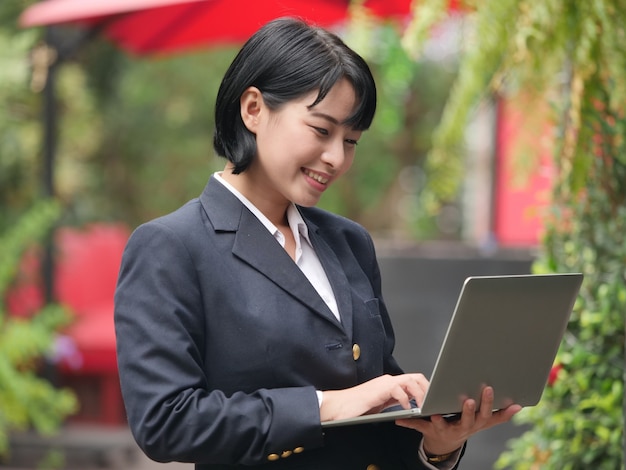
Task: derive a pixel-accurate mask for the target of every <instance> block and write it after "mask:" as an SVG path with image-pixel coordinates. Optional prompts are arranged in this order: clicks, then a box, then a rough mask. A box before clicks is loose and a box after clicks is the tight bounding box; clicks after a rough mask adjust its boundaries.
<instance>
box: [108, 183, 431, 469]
mask: <svg viewBox="0 0 626 470" xmlns="http://www.w3.org/2000/svg"><path fill="white" fill-rule="evenodd" d="M299 210H300V211H301V213H302V216H303V218H304V220H305V222H306V224H307V226H308V229H309V235H310V239H311V242H312V244H313V246H314V248H315V251H316V253H317V255H318V256H319V258H320V261H321V263H322V265H323V267H324V269H325V271H326V274H327V275H328V278H329V280H330V283H331V285H332V287H333V291H334V294H335V296H336V298H337V304H338V308H339V313H340V316H341V322H339V321H337V319H336V318H335V317H334V315H333V314H332V312H331V311H330V310H329V309H328V307H327V306H326V304H325V303H324V301H323V300H322V299H321V297H320V296H319V295H318V293H317V291H316V290H315V289H314V288H313V286H312V285H311V284H310V282H309V281H308V279H307V278H306V277H305V276H304V274H303V273H302V272H301V270H300V269H299V268H298V267H297V266H296V264H295V263H294V262H293V260H292V259H291V258H290V257H289V255H288V254H287V252H286V251H285V250H284V249H283V248H282V247H281V246H280V244H279V243H278V242H277V241H276V240H275V239H274V237H273V236H272V235H271V234H270V233H269V231H268V230H267V229H266V228H265V227H264V226H263V225H262V224H261V222H260V221H259V220H258V219H257V218H256V217H255V216H254V215H253V214H252V213H251V212H250V211H249V210H248V209H247V208H246V207H245V206H244V205H243V204H242V203H241V202H240V201H239V200H238V199H237V198H236V197H235V196H234V195H233V194H232V193H230V191H228V190H227V189H226V188H225V187H224V186H223V185H222V184H220V183H219V182H218V181H216V180H215V179H214V178H211V179H210V180H209V183H208V184H207V186H206V188H205V190H204V191H203V193H202V195H201V196H200V198H198V199H194V200H192V201H190V202H189V203H187V204H186V205H184V206H183V207H182V208H180V209H178V210H177V211H175V212H173V213H171V214H169V215H166V216H164V217H161V218H159V219H156V220H153V221H151V222H148V223H147V224H144V225H142V226H140V227H139V228H137V229H136V230H135V232H134V233H133V234H132V236H131V238H130V240H129V242H128V245H127V247H126V250H125V252H124V256H123V260H122V266H121V270H120V275H119V281H118V286H117V291H116V294H115V328H116V335H117V353H118V363H119V372H120V380H121V386H122V393H123V397H124V402H125V406H126V411H127V416H128V421H129V425H130V427H131V429H132V432H133V434H134V436H135V439H136V440H137V442H138V444H139V445H140V447H141V448H142V449H143V450H144V452H145V453H146V454H147V455H148V456H149V457H151V458H152V459H154V460H157V461H163V462H166V461H181V462H193V463H195V464H196V469H198V470H210V469H213V470H215V469H232V468H248V466H254V468H268V469H276V470H282V469H309V470H334V469H336V470H340V469H341V470H346V469H363V470H365V469H367V468H370V469H376V468H378V469H382V470H396V469H422V468H424V466H423V464H421V463H420V461H419V458H418V455H417V449H418V446H419V442H420V439H421V435H420V434H419V433H417V432H415V431H412V430H407V429H404V428H400V427H398V426H395V424H393V423H385V424H374V425H360V426H352V427H345V428H333V429H328V430H322V427H321V425H320V415H319V406H318V401H317V396H316V393H315V391H316V390H328V389H342V388H347V387H351V386H354V385H357V384H359V383H362V382H364V381H366V380H369V379H372V378H374V377H377V376H380V375H382V374H399V373H401V372H402V371H401V369H400V367H399V366H398V364H397V363H396V361H395V360H394V358H393V356H392V350H393V346H394V336H393V331H392V327H391V324H390V320H389V316H388V313H387V310H386V308H385V305H384V303H383V300H382V297H381V282H380V275H379V269H378V264H377V261H376V257H375V253H374V246H373V243H372V240H371V238H370V236H369V235H368V233H367V232H366V231H365V229H364V228H362V227H361V226H360V225H358V224H356V223H354V222H352V221H350V220H348V219H345V218H343V217H339V216H337V215H333V214H331V213H328V212H326V211H322V210H320V209H316V208H300V207H299ZM354 345H358V347H359V349H360V354H355V353H354V351H353V349H356V348H354ZM372 465H373V466H372ZM368 466H369V467H368Z"/></svg>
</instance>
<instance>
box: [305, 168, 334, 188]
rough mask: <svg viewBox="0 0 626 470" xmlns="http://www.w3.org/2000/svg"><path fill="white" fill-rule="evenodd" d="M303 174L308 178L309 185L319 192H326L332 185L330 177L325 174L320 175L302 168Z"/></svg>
mask: <svg viewBox="0 0 626 470" xmlns="http://www.w3.org/2000/svg"><path fill="white" fill-rule="evenodd" d="M302 173H303V174H304V176H305V177H306V179H307V181H308V183H309V184H310V185H311V186H313V187H314V188H315V189H317V190H318V191H324V190H325V189H326V188H327V187H328V184H329V183H330V180H331V178H330V176H329V175H327V174H324V173H319V172H317V171H313V170H311V169H308V168H302Z"/></svg>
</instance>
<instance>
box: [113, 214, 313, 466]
mask: <svg viewBox="0 0 626 470" xmlns="http://www.w3.org/2000/svg"><path fill="white" fill-rule="evenodd" d="M193 258H194V254H193V253H191V252H190V251H189V247H188V245H187V243H186V241H185V240H184V239H183V237H182V236H181V233H180V231H178V230H173V229H172V227H171V224H167V225H166V224H162V223H159V222H158V221H153V222H150V223H148V224H145V225H143V226H141V227H139V228H138V229H137V230H136V231H135V232H134V233H133V235H132V236H131V238H130V240H129V242H128V244H127V247H126V249H125V252H124V255H123V260H122V265H121V269H120V274H119V280H118V286H117V289H116V294H115V329H116V335H117V354H118V365H119V373H120V381H121V387H122V394H123V398H124V402H125V406H126V412H127V416H128V422H129V425H130V428H131V430H132V432H133V435H134V437H135V439H136V440H137V443H138V444H139V446H140V447H141V448H142V450H143V451H144V452H145V453H146V455H148V456H149V457H150V458H152V459H153V460H156V461H161V462H167V461H181V462H195V463H216V464H217V463H222V464H244V465H255V464H260V463H264V462H267V458H268V455H269V454H274V453H278V454H280V452H283V451H285V450H291V449H295V448H300V449H301V448H304V449H311V448H317V447H321V446H322V445H323V436H322V431H321V427H320V416H319V407H318V402H317V396H316V393H315V389H314V388H313V387H307V386H305V387H290V388H276V389H271V390H269V389H267V390H257V391H254V392H252V393H242V392H236V393H234V394H232V395H231V396H226V395H225V394H224V393H222V392H221V391H219V390H209V389H208V387H207V381H206V375H205V368H206V367H208V366H207V364H204V363H203V362H204V356H203V353H204V344H203V341H204V339H203V331H204V320H203V318H204V313H203V312H202V310H203V306H202V305H201V288H200V285H199V275H198V272H197V268H196V266H195V265H194V259H193ZM243 347H245V345H244V346H243ZM285 430H288V432H285Z"/></svg>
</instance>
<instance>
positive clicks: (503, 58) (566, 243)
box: [404, 0, 626, 470]
mask: <svg viewBox="0 0 626 470" xmlns="http://www.w3.org/2000/svg"><path fill="white" fill-rule="evenodd" d="M463 5H464V7H465V8H466V11H467V13H466V20H467V22H469V24H470V25H471V28H470V29H469V30H470V33H469V34H468V35H467V36H466V39H465V41H464V51H463V57H462V62H461V66H460V75H459V79H458V81H457V83H456V86H455V87H454V89H453V91H452V94H451V96H450V98H449V101H448V103H447V106H446V111H445V114H444V117H443V119H442V121H441V123H440V125H439V128H438V130H437V132H436V135H435V139H434V148H433V150H432V152H431V154H430V155H429V162H428V168H429V171H430V173H429V175H430V179H429V181H430V186H429V188H428V191H427V194H426V195H425V200H424V204H426V205H427V206H428V207H429V208H436V207H437V205H438V204H441V203H442V202H445V201H446V200H449V199H451V198H453V197H454V196H455V195H456V193H457V191H458V187H459V185H460V182H461V173H460V169H462V164H463V145H462V144H463V138H464V132H465V128H466V124H467V122H468V119H469V118H470V116H471V114H472V112H473V110H474V109H475V107H476V106H477V105H478V104H479V103H480V102H481V100H482V99H484V98H485V97H488V96H500V97H513V96H520V95H521V94H522V93H523V96H524V99H525V100H526V101H525V103H526V109H527V112H528V113H529V114H531V113H533V112H536V110H537V109H543V108H542V107H539V106H535V104H537V103H540V102H549V103H550V105H551V108H550V109H551V112H550V113H549V114H546V115H545V116H543V117H542V118H543V119H544V120H545V122H547V123H550V124H551V125H552V129H553V145H552V148H553V163H554V167H555V168H556V174H555V180H554V187H553V191H552V203H551V210H550V213H549V214H548V215H546V217H545V221H544V222H545V223H544V225H545V227H546V231H545V237H544V239H543V242H542V251H541V255H540V257H539V259H538V260H537V261H536V263H535V265H534V270H535V271H536V272H568V271H580V272H583V273H584V274H585V281H584V283H583V288H582V290H581V294H580V296H579V298H578V301H577V303H576V305H575V307H574V312H573V314H572V318H571V321H570V324H569V326H568V331H567V334H566V338H565V340H564V341H563V344H562V345H561V348H560V351H559V353H558V356H557V362H558V363H557V366H556V368H555V373H556V372H558V375H556V378H555V380H554V382H553V383H552V384H551V385H550V386H548V387H547V388H546V391H545V392H544V395H543V397H542V400H541V402H540V404H539V405H538V406H536V407H533V408H529V409H526V410H524V411H523V412H522V413H520V414H519V415H518V416H517V417H516V419H517V421H518V422H520V423H526V424H529V425H531V427H530V430H529V431H527V432H526V433H524V434H523V435H522V436H521V437H519V438H516V439H515V440H513V441H512V442H511V443H510V446H509V449H508V450H507V451H505V452H504V453H503V454H502V455H501V456H500V459H499V460H498V462H497V464H496V465H497V467H498V468H505V467H506V468H513V469H519V470H522V469H544V468H558V469H588V468H594V469H607V470H608V469H611V470H613V469H616V468H623V467H622V465H623V458H624V457H623V446H624V435H623V428H624V423H623V420H624V415H623V411H622V410H623V401H624V319H625V313H626V238H625V237H624V233H626V109H625V106H626V105H625V104H626V49H624V47H623V44H624V42H625V40H626V29H625V25H626V0H590V1H585V2H572V1H565V0H541V1H538V0H534V1H533V0H527V1H516V0H474V1H469V0H468V1H466V2H463ZM446 10H447V2H443V1H441V0H422V1H420V2H417V3H416V6H415V10H414V21H413V23H412V24H411V25H410V26H409V28H408V29H407V33H406V35H405V38H404V43H405V45H406V47H407V48H408V49H409V50H410V51H412V52H413V53H415V52H416V51H419V46H420V43H421V41H423V38H424V37H425V32H427V31H429V30H430V28H432V27H433V25H434V24H435V21H438V19H440V18H441V17H442V15H445V14H446ZM425 19H426V20H425Z"/></svg>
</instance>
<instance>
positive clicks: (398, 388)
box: [320, 374, 429, 421]
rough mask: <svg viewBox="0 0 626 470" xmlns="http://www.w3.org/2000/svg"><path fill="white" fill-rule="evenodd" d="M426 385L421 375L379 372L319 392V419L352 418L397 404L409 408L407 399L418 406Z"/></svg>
mask: <svg viewBox="0 0 626 470" xmlns="http://www.w3.org/2000/svg"><path fill="white" fill-rule="evenodd" d="M428 385H429V382H428V380H427V379H426V377H424V375H422V374H402V375H383V376H380V377H376V378H375V379H372V380H369V381H367V382H364V383H362V384H360V385H357V386H355V387H351V388H346V389H343V390H327V391H324V392H323V398H322V406H321V407H320V416H321V420H322V421H332V420H335V419H344V418H354V417H356V416H361V415H365V414H371V413H378V412H379V411H381V410H383V409H384V408H387V407H388V406H392V405H398V404H399V405H400V406H402V407H403V408H405V409H409V408H411V405H410V403H409V401H410V400H411V399H415V401H416V402H417V404H418V406H421V404H422V401H423V400H424V395H425V394H426V390H427V389H428Z"/></svg>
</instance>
